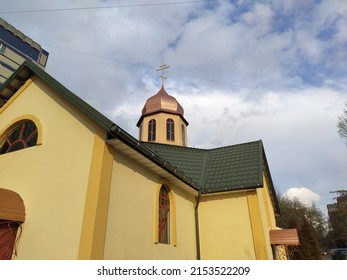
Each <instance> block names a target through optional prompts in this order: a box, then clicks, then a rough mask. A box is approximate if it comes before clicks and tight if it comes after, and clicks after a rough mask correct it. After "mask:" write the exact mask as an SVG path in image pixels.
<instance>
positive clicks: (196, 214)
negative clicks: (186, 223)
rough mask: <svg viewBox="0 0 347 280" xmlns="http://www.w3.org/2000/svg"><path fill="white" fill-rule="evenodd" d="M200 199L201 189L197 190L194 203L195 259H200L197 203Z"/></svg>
mask: <svg viewBox="0 0 347 280" xmlns="http://www.w3.org/2000/svg"><path fill="white" fill-rule="evenodd" d="M200 199H201V190H199V193H198V198H197V201H196V205H195V234H196V259H197V260H201V253H200V229H199V209H198V208H199V204H200Z"/></svg>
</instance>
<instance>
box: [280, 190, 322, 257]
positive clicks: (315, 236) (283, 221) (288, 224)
mask: <svg viewBox="0 0 347 280" xmlns="http://www.w3.org/2000/svg"><path fill="white" fill-rule="evenodd" d="M279 204H280V210H281V215H280V217H278V219H277V225H278V226H279V227H281V228H284V229H289V228H296V229H297V231H298V236H299V242H300V245H299V246H298V248H297V250H296V252H295V254H294V256H293V259H297V260H316V259H321V252H322V251H323V249H325V235H326V231H327V229H326V219H325V217H324V214H323V213H322V211H320V210H319V209H318V208H317V207H316V206H315V205H314V204H312V205H306V204H305V203H303V202H301V201H300V200H298V199H297V198H294V199H290V198H288V197H286V196H283V197H281V198H280V199H279Z"/></svg>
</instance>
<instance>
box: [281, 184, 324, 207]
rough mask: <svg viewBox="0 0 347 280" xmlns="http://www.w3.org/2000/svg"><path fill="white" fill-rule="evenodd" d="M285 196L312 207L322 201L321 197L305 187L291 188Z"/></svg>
mask: <svg viewBox="0 0 347 280" xmlns="http://www.w3.org/2000/svg"><path fill="white" fill-rule="evenodd" d="M283 196H285V197H288V198H290V199H294V198H297V199H299V200H300V201H301V202H302V203H304V204H306V205H311V204H312V203H316V202H318V201H319V200H320V196H319V195H318V194H316V193H315V192H313V191H311V190H309V189H308V188H303V187H302V188H290V189H289V190H287V192H286V193H285V194H284V195H283Z"/></svg>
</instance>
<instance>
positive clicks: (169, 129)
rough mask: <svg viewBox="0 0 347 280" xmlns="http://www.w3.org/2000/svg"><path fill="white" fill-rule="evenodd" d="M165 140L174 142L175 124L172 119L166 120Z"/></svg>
mask: <svg viewBox="0 0 347 280" xmlns="http://www.w3.org/2000/svg"><path fill="white" fill-rule="evenodd" d="M166 139H167V140H169V141H175V122H174V120H173V119H167V120H166Z"/></svg>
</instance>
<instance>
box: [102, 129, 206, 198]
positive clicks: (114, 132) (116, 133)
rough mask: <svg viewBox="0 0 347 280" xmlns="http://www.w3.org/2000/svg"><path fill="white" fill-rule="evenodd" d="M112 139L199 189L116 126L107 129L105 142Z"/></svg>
mask: <svg viewBox="0 0 347 280" xmlns="http://www.w3.org/2000/svg"><path fill="white" fill-rule="evenodd" d="M114 138H118V139H120V140H121V141H122V142H124V143H125V144H127V145H128V146H130V147H131V148H133V149H134V150H137V151H138V152H140V153H141V154H142V155H144V156H145V157H147V158H148V159H150V160H151V161H153V162H154V163H156V164H158V165H159V166H161V167H162V168H163V169H165V170H166V171H168V172H170V173H171V174H172V175H174V176H175V177H176V178H178V179H180V180H181V181H183V182H185V183H186V184H188V185H189V186H191V187H192V188H193V189H194V190H196V191H199V190H200V187H199V186H198V185H197V184H196V183H194V182H193V181H192V180H190V179H189V178H188V177H187V176H186V175H184V173H183V172H182V171H181V170H179V169H177V168H175V167H173V166H172V165H171V164H169V163H168V162H167V161H165V160H164V159H163V158H161V157H160V156H159V155H158V154H156V153H155V152H154V151H153V150H151V149H150V148H148V147H146V146H145V145H143V144H142V143H141V142H140V141H138V140H136V139H135V138H134V137H132V136H131V135H130V134H128V133H127V132H125V131H124V130H123V129H121V128H120V127H119V126H118V125H116V124H113V125H112V127H111V128H110V129H109V135H108V139H107V140H110V139H114Z"/></svg>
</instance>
